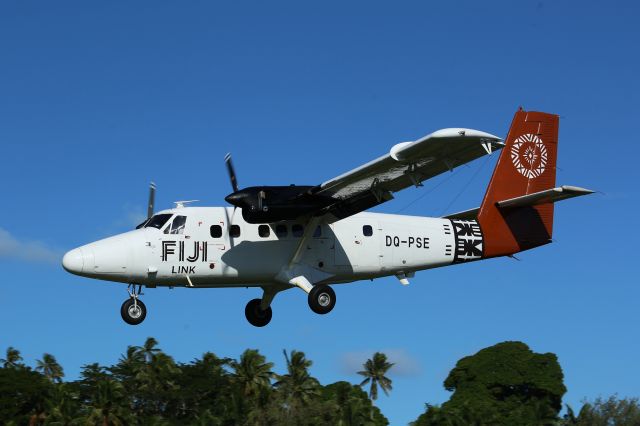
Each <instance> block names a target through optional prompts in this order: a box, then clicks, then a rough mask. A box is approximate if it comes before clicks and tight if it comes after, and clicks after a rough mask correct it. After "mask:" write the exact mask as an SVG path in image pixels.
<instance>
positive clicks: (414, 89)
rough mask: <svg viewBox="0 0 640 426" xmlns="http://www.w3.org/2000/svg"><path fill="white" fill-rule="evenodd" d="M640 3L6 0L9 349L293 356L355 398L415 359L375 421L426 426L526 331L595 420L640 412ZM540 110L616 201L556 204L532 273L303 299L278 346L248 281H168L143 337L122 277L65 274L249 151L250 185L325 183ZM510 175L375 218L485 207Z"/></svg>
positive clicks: (411, 199) (212, 180)
mask: <svg viewBox="0 0 640 426" xmlns="http://www.w3.org/2000/svg"><path fill="white" fill-rule="evenodd" d="M639 12H640V10H639V6H638V5H637V2H631V1H628V2H615V1H614V2H608V3H604V2H581V3H580V5H579V7H578V6H576V3H574V2H568V1H557V2H543V1H522V2H511V1H503V2H473V1H469V2H464V1H452V2H418V1H415V2H395V3H394V4H392V3H390V2H372V1H367V2H349V3H347V2H333V1H324V2H314V3H311V2H247V1H244V2H226V3H222V2H220V3H214V2H196V1H194V2H182V3H177V2H137V3H136V5H135V7H134V6H132V5H131V3H130V2H108V3H104V2H103V3H87V2H42V3H40V4H38V5H34V4H32V3H29V4H28V3H25V2H19V1H7V2H3V3H2V5H0V147H1V148H2V154H3V155H2V160H1V161H2V162H1V165H2V166H1V167H0V182H2V184H1V185H0V199H1V200H2V206H3V208H2V209H1V210H0V218H1V221H0V268H1V270H2V278H1V279H0V324H2V326H1V327H0V351H4V349H5V348H6V346H9V345H12V346H15V347H17V348H19V349H20V350H21V351H22V353H23V355H24V356H25V358H26V359H27V360H28V361H29V362H34V360H35V359H36V358H39V357H40V356H41V355H42V353H43V352H45V351H47V352H51V353H53V354H54V355H56V356H57V358H58V360H59V361H60V362H61V363H62V364H63V365H64V367H65V369H66V372H67V375H68V377H70V378H74V377H76V375H77V374H78V371H79V368H80V366H81V365H83V364H84V363H88V362H93V361H99V362H101V363H106V364H108V363H114V362H116V361H117V358H118V357H119V355H120V354H121V353H123V352H124V351H125V349H126V346H127V345H129V344H141V343H142V342H143V341H144V339H145V338H146V337H147V336H154V337H156V338H157V339H158V340H159V341H160V345H161V347H162V348H163V349H164V350H166V351H167V352H169V353H170V354H172V355H174V356H175V357H176V359H177V360H179V361H185V362H186V361H189V360H191V359H193V358H194V357H196V356H200V355H201V354H202V352H204V351H207V350H210V351H213V352H215V353H216V354H218V355H220V356H232V357H237V356H238V355H239V354H240V353H241V352H242V351H243V350H244V349H245V348H259V349H260V350H261V351H262V352H263V353H265V354H266V355H267V356H268V357H269V358H270V359H271V360H273V361H275V362H276V365H277V369H280V370H281V369H282V367H283V363H284V362H283V361H284V360H283V359H282V358H283V357H282V355H281V351H282V349H300V350H303V351H305V352H306V353H307V355H308V356H309V358H311V359H312V360H313V361H314V366H313V368H312V372H313V374H315V375H317V376H318V377H320V378H321V380H322V381H323V382H324V383H330V382H332V381H336V380H350V381H352V382H355V381H357V380H358V376H357V375H355V374H354V373H353V372H354V371H355V369H356V368H357V364H358V362H359V360H361V359H363V357H364V356H366V355H368V354H369V355H370V354H372V353H373V351H375V350H384V351H387V352H388V353H389V354H390V355H391V356H392V358H393V359H394V360H395V361H396V362H397V363H398V366H397V369H396V371H395V372H394V371H393V370H392V372H391V377H392V378H393V379H394V390H393V392H392V394H391V396H390V397H384V396H382V397H381V398H380V400H379V403H378V404H379V406H380V407H381V409H382V410H383V412H384V413H385V415H387V416H388V418H389V419H390V420H391V422H392V424H405V423H407V422H408V421H410V420H413V419H415V418H416V417H417V416H418V415H419V414H420V413H421V412H422V411H423V406H424V405H423V404H424V403H425V402H429V403H441V402H442V401H444V400H446V399H447V398H448V395H449V394H448V393H447V392H446V391H445V390H444V389H443V387H442V382H443V380H444V379H445V378H446V375H447V373H448V371H449V370H450V369H451V368H452V367H453V366H454V364H455V362H456V361H457V360H458V359H459V358H461V357H462V356H465V355H469V354H472V353H475V352H476V351H478V350H479V349H481V348H483V347H486V346H489V345H492V344H494V343H497V342H501V341H504V340H522V341H524V342H526V343H527V344H529V345H530V346H531V347H532V349H534V350H535V351H537V352H548V351H550V352H554V353H556V354H558V356H559V359H560V363H561V365H562V367H563V369H564V373H565V383H566V385H567V387H568V389H569V392H568V393H567V395H566V396H565V402H566V403H569V404H571V405H573V406H574V407H576V406H579V405H580V401H581V400H582V399H583V398H585V397H586V398H594V397H597V396H598V395H603V396H607V395H610V394H613V393H618V394H619V395H620V396H639V395H640V388H639V385H638V381H637V378H638V377H640V365H639V364H638V362H637V360H638V359H639V358H640V339H639V337H640V331H639V329H638V316H637V312H638V309H637V307H638V301H639V300H640V283H639V282H638V278H637V262H636V256H637V253H638V250H637V240H638V237H639V235H638V231H637V226H636V225H635V219H634V218H633V216H634V215H635V214H636V212H637V210H638V199H639V191H638V188H637V182H638V180H639V179H638V178H639V177H640V176H639V174H640V173H639V171H638V166H637V161H638V154H639V149H638V143H637V140H638V137H637V136H636V135H635V133H634V131H635V128H636V125H637V123H638V115H639V113H640V108H639V107H638V103H639V102H640V97H639V93H640V92H639V90H638V89H639V83H638V77H637V76H638V75H640V66H639V59H638V55H637V42H638V40H640V30H638V25H637V16H638V15H639ZM520 105H522V106H523V107H525V109H530V110H541V111H548V112H554V113H557V114H559V115H560V116H561V124H560V148H559V159H558V166H559V168H560V170H559V171H558V183H559V184H571V185H578V186H584V187H587V188H593V189H597V190H599V191H601V193H599V194H597V195H593V196H590V197H585V198H583V199H577V200H570V201H566V202H563V203H561V204H560V205H559V206H558V207H557V209H556V216H555V233H554V239H555V244H551V245H548V246H545V247H542V248H540V249H537V250H534V251H531V252H527V253H523V254H521V255H520V256H519V257H520V259H521V261H520V262H518V261H514V260H511V259H494V260H489V261H486V262H478V263H475V264H467V265H462V266H457V267H452V268H444V269H439V270H433V271H426V272H422V273H418V274H417V276H416V278H415V279H413V281H412V283H411V285H410V286H409V287H407V288H404V287H402V286H401V285H399V283H398V282H397V281H396V280H395V279H380V280H376V281H374V282H360V283H355V284H351V285H343V286H342V285H341V286H337V287H336V292H337V294H338V304H337V305H336V309H335V310H334V311H333V312H332V313H331V314H330V315H327V316H323V317H321V316H317V315H315V314H313V313H312V312H311V311H310V310H309V308H308V306H307V302H306V297H305V296H304V294H302V292H300V291H297V290H292V291H289V292H286V293H283V294H280V295H278V297H277V299H276V301H275V302H274V306H273V307H274V318H273V321H272V323H271V324H270V325H269V326H268V327H266V328H264V329H255V328H253V327H251V326H250V325H248V324H247V323H246V321H245V319H244V313H243V312H244V305H245V304H246V302H247V301H248V300H249V299H252V298H254V297H258V296H259V291H258V290H251V289H248V290H246V289H224V290H190V289H174V290H168V289H149V290H147V291H146V294H145V296H144V301H145V303H146V304H147V306H148V308H149V314H148V316H147V320H146V321H145V322H144V323H143V324H142V325H140V326H138V327H130V326H127V325H126V324H124V323H123V322H122V320H121V319H120V315H119V308H120V304H121V303H122V301H123V300H124V299H125V297H126V291H125V287H124V286H122V285H119V284H111V283H107V282H100V281H93V280H88V279H84V278H80V277H76V276H72V275H69V274H67V273H65V272H64V271H63V270H62V268H61V266H60V264H59V259H60V257H61V255H62V253H64V251H65V250H68V249H71V248H73V247H76V246H78V245H81V244H85V243H87V242H90V241H93V240H96V239H99V238H102V237H105V236H108V235H111V234H114V233H119V232H123V231H126V230H128V229H130V228H131V227H132V225H134V224H135V222H136V220H137V219H138V218H140V217H141V216H143V214H144V210H145V204H146V197H147V186H148V182H149V181H150V180H154V181H155V182H156V183H157V185H158V197H157V205H158V207H159V208H166V207H170V206H171V203H172V202H173V201H175V200H180V199H199V200H202V203H201V205H224V201H223V198H224V196H225V195H227V194H228V193H229V192H230V184H229V182H228V178H227V176H226V172H225V169H224V163H223V157H224V154H225V153H227V152H229V151H230V152H232V153H233V155H234V162H235V165H236V169H237V172H238V175H239V176H238V177H239V181H240V184H241V185H245V186H249V185H259V184H289V183H296V184H311V185H313V184H318V183H320V182H322V181H324V180H327V179H329V178H331V177H334V176H337V175H339V174H341V173H343V172H345V171H347V170H350V169H351V168H353V167H355V166H358V165H360V164H362V163H364V162H366V161H369V160H371V159H373V158H375V157H377V156H379V155H382V154H383V153H385V152H388V150H389V148H390V147H391V146H392V145H394V144H395V143H398V142H402V141H406V140H412V139H415V138H418V137H420V136H423V135H425V134H428V133H430V132H432V131H434V130H437V129H439V128H444V127H455V126H460V127H469V128H476V129H479V130H483V131H487V132H490V133H493V134H497V135H501V136H504V135H505V134H506V131H507V128H508V125H509V123H510V120H511V118H512V114H513V113H514V111H515V110H516V109H517V107H518V106H520ZM495 158H496V157H495V156H493V157H492V158H490V159H489V160H484V159H480V160H478V161H477V162H476V163H473V164H471V165H469V167H463V168H460V169H458V170H456V171H455V172H454V173H452V174H448V175H444V176H441V177H439V178H437V179H434V180H433V181H430V182H427V183H426V184H425V187H424V188H421V189H409V190H406V191H404V192H403V193H401V194H397V197H396V200H394V201H392V202H390V203H387V204H385V205H382V206H380V207H379V208H377V209H376V210H377V211H380V212H388V213H396V212H398V211H400V210H402V213H404V214H412V215H432V216H439V215H441V214H443V213H445V212H452V211H458V210H463V209H466V208H471V207H475V206H477V205H478V204H479V203H480V200H481V198H482V195H483V193H484V189H485V187H486V184H487V182H488V179H489V176H490V173H491V170H492V167H493V164H494V163H495ZM486 161H488V162H486ZM479 167H481V170H480V171H479V172H477V170H478V168H479ZM476 172H477V174H476ZM474 176H475V177H474ZM445 180H446V181H445ZM443 181H445V182H443ZM427 191H430V192H429V193H428V194H426V195H424V194H425V192H427ZM423 195H424V196H423ZM419 197H422V198H420V199H419V200H418V201H416V199H418V198H419ZM411 203H412V204H411ZM194 292H197V293H194ZM354 364H355V365H354Z"/></svg>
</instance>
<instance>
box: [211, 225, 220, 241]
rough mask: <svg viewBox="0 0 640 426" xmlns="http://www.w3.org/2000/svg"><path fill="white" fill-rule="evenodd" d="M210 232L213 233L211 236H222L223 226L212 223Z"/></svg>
mask: <svg viewBox="0 0 640 426" xmlns="http://www.w3.org/2000/svg"><path fill="white" fill-rule="evenodd" d="M209 233H210V234H211V238H220V237H222V226H220V225H211V228H209Z"/></svg>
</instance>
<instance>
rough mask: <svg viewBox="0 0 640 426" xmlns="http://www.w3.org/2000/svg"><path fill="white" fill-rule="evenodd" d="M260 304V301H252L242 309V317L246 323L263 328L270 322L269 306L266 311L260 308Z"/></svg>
mask: <svg viewBox="0 0 640 426" xmlns="http://www.w3.org/2000/svg"><path fill="white" fill-rule="evenodd" d="M261 303H262V300H261V299H253V300H251V301H249V303H247V307H246V308H244V315H245V316H246V317H247V321H249V323H250V324H251V325H253V326H254V327H264V326H265V325H267V324H269V322H270V321H271V314H272V312H271V306H269V307H268V308H267V309H262V308H261V307H260V304H261Z"/></svg>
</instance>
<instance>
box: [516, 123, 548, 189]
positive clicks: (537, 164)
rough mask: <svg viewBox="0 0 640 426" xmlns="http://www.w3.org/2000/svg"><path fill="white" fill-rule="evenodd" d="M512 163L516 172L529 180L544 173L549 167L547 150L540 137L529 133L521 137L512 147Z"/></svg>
mask: <svg viewBox="0 0 640 426" xmlns="http://www.w3.org/2000/svg"><path fill="white" fill-rule="evenodd" d="M511 161H513V165H514V166H515V167H516V170H517V171H518V172H519V173H520V174H521V175H522V176H524V177H526V178H528V179H533V178H537V177H538V176H540V175H541V174H542V173H544V168H545V166H546V165H547V148H546V147H545V146H544V144H543V143H542V139H540V138H539V137H538V136H536V135H534V134H531V133H527V134H526V135H522V136H520V137H519V138H518V139H516V141H515V142H514V143H513V146H512V147H511Z"/></svg>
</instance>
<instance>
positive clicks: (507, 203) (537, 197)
mask: <svg viewBox="0 0 640 426" xmlns="http://www.w3.org/2000/svg"><path fill="white" fill-rule="evenodd" d="M593 192H594V191H591V190H590V189H585V188H580V187H577V186H569V185H563V186H559V187H557V188H551V189H546V190H544V191H540V192H534V193H533V194H528V195H523V196H521V197H515V198H510V199H508V200H503V201H498V202H497V203H496V205H497V206H498V207H500V208H501V209H511V208H515V207H523V206H536V205H538V204H546V203H555V202H556V201H561V200H566V199H568V198H573V197H579V196H581V195H589V194H593ZM479 211H480V207H476V208H475V209H469V210H465V211H462V212H457V213H453V214H450V215H447V216H443V217H444V218H445V219H462V220H470V219H476V218H477V217H478V212H479Z"/></svg>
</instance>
